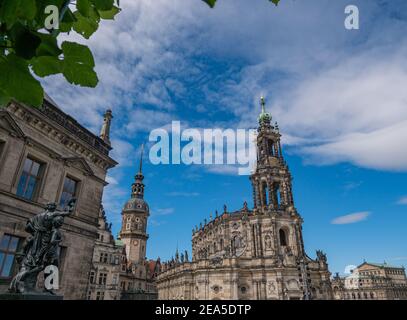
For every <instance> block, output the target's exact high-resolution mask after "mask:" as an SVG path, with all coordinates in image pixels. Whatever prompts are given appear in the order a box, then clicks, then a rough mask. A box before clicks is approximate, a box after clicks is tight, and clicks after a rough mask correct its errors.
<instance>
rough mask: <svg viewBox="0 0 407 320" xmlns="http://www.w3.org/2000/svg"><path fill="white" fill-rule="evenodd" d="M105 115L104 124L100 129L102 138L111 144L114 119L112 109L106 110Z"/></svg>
mask: <svg viewBox="0 0 407 320" xmlns="http://www.w3.org/2000/svg"><path fill="white" fill-rule="evenodd" d="M103 117H104V118H103V126H102V129H101V130H100V138H101V139H102V140H103V141H104V142H106V143H107V144H108V145H109V146H110V125H111V123H112V119H113V115H112V110H110V109H108V110H106V112H105V114H104V116H103Z"/></svg>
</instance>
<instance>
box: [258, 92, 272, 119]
mask: <svg viewBox="0 0 407 320" xmlns="http://www.w3.org/2000/svg"><path fill="white" fill-rule="evenodd" d="M260 105H261V113H260V116H259V123H260V124H261V123H262V122H265V121H266V122H270V121H271V114H270V113H268V112H266V101H265V99H264V97H261V98H260Z"/></svg>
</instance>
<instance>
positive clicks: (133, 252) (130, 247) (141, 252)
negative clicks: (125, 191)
mask: <svg viewBox="0 0 407 320" xmlns="http://www.w3.org/2000/svg"><path fill="white" fill-rule="evenodd" d="M143 150H144V146H142V151H141V157H140V167H139V171H138V173H137V174H136V176H135V181H134V183H133V184H132V186H131V198H130V199H129V200H128V201H127V203H126V204H125V206H124V208H123V211H122V228H121V231H120V239H121V240H122V241H123V243H124V244H125V246H126V255H127V259H128V260H129V261H130V262H132V263H134V264H138V263H141V262H143V261H144V260H145V257H146V248H147V239H148V234H147V219H148V217H149V215H150V213H149V207H148V204H147V203H146V202H145V200H144V183H143V180H144V176H143V173H142V167H143Z"/></svg>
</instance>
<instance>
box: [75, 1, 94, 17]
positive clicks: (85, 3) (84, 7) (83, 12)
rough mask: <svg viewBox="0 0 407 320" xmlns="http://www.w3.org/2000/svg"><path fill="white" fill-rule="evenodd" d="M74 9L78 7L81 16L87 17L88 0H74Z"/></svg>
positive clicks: (89, 6)
mask: <svg viewBox="0 0 407 320" xmlns="http://www.w3.org/2000/svg"><path fill="white" fill-rule="evenodd" d="M76 9H78V11H79V13H80V14H81V15H82V16H84V17H89V12H90V9H91V4H90V2H89V0H77V1H76Z"/></svg>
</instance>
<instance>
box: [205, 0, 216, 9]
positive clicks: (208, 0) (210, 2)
mask: <svg viewBox="0 0 407 320" xmlns="http://www.w3.org/2000/svg"><path fill="white" fill-rule="evenodd" d="M203 1H204V2H206V3H207V4H208V6H210V7H211V8H213V7H214V6H215V4H216V0H203Z"/></svg>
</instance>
